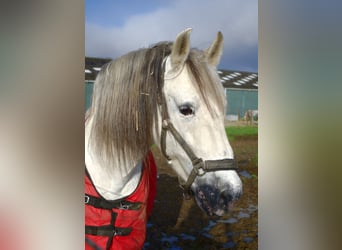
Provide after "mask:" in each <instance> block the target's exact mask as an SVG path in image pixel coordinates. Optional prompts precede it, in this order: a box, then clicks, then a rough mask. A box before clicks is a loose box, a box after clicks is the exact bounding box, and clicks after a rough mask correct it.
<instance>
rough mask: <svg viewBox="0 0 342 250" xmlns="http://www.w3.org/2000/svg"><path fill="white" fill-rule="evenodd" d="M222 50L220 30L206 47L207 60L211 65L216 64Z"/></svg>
mask: <svg viewBox="0 0 342 250" xmlns="http://www.w3.org/2000/svg"><path fill="white" fill-rule="evenodd" d="M222 51H223V35H222V33H221V31H219V32H218V33H217V36H216V39H215V40H214V42H213V43H212V44H211V45H210V47H209V48H207V49H206V51H205V52H206V53H207V58H208V62H209V64H210V65H212V66H215V67H216V66H217V65H218V64H219V62H220V59H221V56H222Z"/></svg>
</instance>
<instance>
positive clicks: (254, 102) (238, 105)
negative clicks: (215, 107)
mask: <svg viewBox="0 0 342 250" xmlns="http://www.w3.org/2000/svg"><path fill="white" fill-rule="evenodd" d="M226 98H227V114H226V115H239V116H240V117H243V115H244V114H245V112H246V111H247V110H248V109H252V110H257V109H258V91H257V90H245V89H243V90H242V89H226Z"/></svg>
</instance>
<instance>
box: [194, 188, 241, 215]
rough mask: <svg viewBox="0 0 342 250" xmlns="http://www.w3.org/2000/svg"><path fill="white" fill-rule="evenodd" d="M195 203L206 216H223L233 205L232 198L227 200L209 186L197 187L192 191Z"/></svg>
mask: <svg viewBox="0 0 342 250" xmlns="http://www.w3.org/2000/svg"><path fill="white" fill-rule="evenodd" d="M194 196H195V200H196V203H197V205H198V206H199V207H200V209H201V210H202V211H204V212H205V213H206V214H207V215H208V216H215V215H216V216H223V215H225V214H227V213H228V212H229V211H231V210H232V208H233V206H234V201H233V200H230V199H229V200H227V199H226V198H225V197H222V195H218V191H217V190H215V189H212V188H211V187H210V186H206V187H205V188H204V189H203V188H197V189H196V191H195V192H194Z"/></svg>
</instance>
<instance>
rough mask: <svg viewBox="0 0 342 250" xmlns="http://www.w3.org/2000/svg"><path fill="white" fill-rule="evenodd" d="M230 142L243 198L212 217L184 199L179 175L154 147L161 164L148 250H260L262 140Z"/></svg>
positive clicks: (250, 138)
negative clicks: (260, 155)
mask: <svg viewBox="0 0 342 250" xmlns="http://www.w3.org/2000/svg"><path fill="white" fill-rule="evenodd" d="M230 143H231V146H232V147H233V149H234V152H235V158H236V160H237V162H238V165H239V170H238V173H239V175H240V178H241V180H242V182H243V195H242V197H241V198H240V200H239V201H238V202H237V203H236V204H235V207H234V208H233V210H232V211H231V212H230V213H229V214H228V215H225V216H222V217H209V216H207V215H206V214H204V213H203V212H202V211H201V210H200V209H199V208H198V207H197V205H196V203H195V201H194V200H193V199H191V200H184V199H183V198H182V191H181V189H180V188H179V186H178V179H177V177H176V175H175V173H174V172H173V171H172V170H171V169H170V167H169V166H168V164H167V162H166V161H165V160H164V159H163V157H162V156H161V154H160V151H159V150H158V149H157V148H153V154H154V156H155V160H156V163H157V165H158V183H157V196H156V199H155V206H154V209H153V211H152V215H151V217H150V218H149V221H148V224H147V236H146V242H145V245H144V249H257V245H258V208H257V207H258V197H257V194H258V186H257V183H258V166H257V164H258V163H257V154H258V147H257V145H258V137H257V136H243V137H237V138H235V140H234V141H231V142H230Z"/></svg>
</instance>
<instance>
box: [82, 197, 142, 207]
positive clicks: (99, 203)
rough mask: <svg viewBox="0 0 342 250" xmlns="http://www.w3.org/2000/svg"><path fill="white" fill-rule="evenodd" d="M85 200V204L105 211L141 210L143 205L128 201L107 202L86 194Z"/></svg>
mask: <svg viewBox="0 0 342 250" xmlns="http://www.w3.org/2000/svg"><path fill="white" fill-rule="evenodd" d="M84 198H85V200H84V202H85V204H87V205H90V206H93V207H96V208H103V209H112V208H117V209H123V210H139V209H140V207H141V204H142V203H141V202H130V201H126V200H120V201H107V200H105V199H101V198H98V197H95V196H92V195H89V194H85V196H84Z"/></svg>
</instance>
